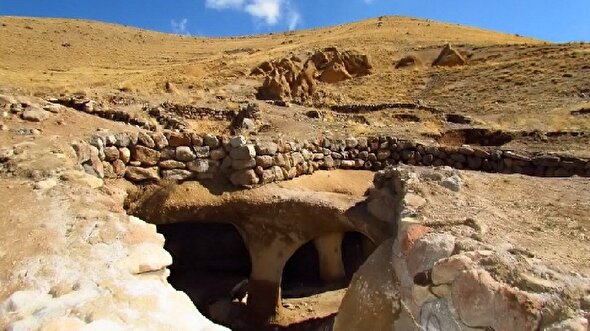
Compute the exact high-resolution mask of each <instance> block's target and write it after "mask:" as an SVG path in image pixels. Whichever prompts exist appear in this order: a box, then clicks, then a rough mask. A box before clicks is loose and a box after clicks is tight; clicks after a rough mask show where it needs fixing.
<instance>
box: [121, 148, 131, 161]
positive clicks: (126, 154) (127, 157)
mask: <svg viewBox="0 0 590 331" xmlns="http://www.w3.org/2000/svg"><path fill="white" fill-rule="evenodd" d="M119 159H120V160H121V161H123V163H124V164H127V163H129V161H131V151H130V150H129V148H127V147H119Z"/></svg>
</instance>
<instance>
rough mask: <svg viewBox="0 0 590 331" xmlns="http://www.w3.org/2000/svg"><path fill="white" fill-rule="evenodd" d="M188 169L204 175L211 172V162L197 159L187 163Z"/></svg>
mask: <svg viewBox="0 0 590 331" xmlns="http://www.w3.org/2000/svg"><path fill="white" fill-rule="evenodd" d="M186 166H187V168H188V169H189V170H192V171H194V172H197V173H204V172H207V170H209V161H208V160H205V159H196V160H194V161H191V162H189V163H187V165H186Z"/></svg>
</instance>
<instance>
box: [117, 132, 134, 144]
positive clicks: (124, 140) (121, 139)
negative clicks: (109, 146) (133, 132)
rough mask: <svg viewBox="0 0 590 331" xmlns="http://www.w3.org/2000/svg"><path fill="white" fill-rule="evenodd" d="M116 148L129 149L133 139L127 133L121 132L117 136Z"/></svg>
mask: <svg viewBox="0 0 590 331" xmlns="http://www.w3.org/2000/svg"><path fill="white" fill-rule="evenodd" d="M115 139H116V142H115V146H117V147H127V146H129V145H130V144H131V138H130V137H129V135H128V134H127V133H124V132H119V133H116V134H115Z"/></svg>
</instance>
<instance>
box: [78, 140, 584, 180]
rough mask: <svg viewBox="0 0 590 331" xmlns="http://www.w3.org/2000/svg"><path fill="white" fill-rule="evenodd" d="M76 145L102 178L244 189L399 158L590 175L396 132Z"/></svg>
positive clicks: (556, 160)
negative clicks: (214, 181) (216, 179)
mask: <svg viewBox="0 0 590 331" xmlns="http://www.w3.org/2000/svg"><path fill="white" fill-rule="evenodd" d="M87 145H88V146H85V144H83V143H76V144H74V149H75V150H76V152H77V153H78V160H79V162H80V163H81V164H83V165H84V167H85V168H86V169H87V171H88V172H90V173H93V174H96V175H97V176H99V177H107V178H117V177H123V176H124V177H125V178H127V179H129V180H131V181H134V182H140V181H144V180H159V179H171V180H187V179H206V178H212V177H213V176H214V175H216V174H222V175H224V176H227V177H228V178H229V179H230V181H231V182H232V183H233V184H234V185H237V186H251V185H256V184H266V183H271V182H275V181H282V180H287V179H292V178H294V177H297V176H301V175H304V174H311V173H313V172H314V171H316V170H318V169H327V170H329V169H336V168H339V169H365V170H374V171H377V170H381V169H383V168H385V167H386V166H390V165H396V164H398V163H404V164H410V165H423V166H450V167H452V168H455V169H470V170H480V171H486V172H502V173H521V174H526V175H532V176H559V177H565V176H572V175H579V176H590V162H589V161H588V160H587V159H583V158H578V157H572V156H563V155H548V154H541V155H528V154H523V153H517V152H514V151H506V150H501V149H494V148H489V147H488V148H483V147H470V146H466V145H464V146H459V147H457V146H426V145H423V144H419V143H415V142H412V141H408V140H402V139H397V138H395V137H374V138H366V137H361V138H354V137H349V138H346V139H329V138H320V139H317V140H315V141H304V142H297V141H291V142H286V141H283V140H275V141H248V140H247V139H245V138H244V137H243V136H235V137H231V138H230V137H226V136H214V135H208V134H207V135H199V134H196V133H193V132H176V131H164V132H139V133H117V134H113V133H97V134H95V135H93V136H92V137H91V138H90V140H89V144H87Z"/></svg>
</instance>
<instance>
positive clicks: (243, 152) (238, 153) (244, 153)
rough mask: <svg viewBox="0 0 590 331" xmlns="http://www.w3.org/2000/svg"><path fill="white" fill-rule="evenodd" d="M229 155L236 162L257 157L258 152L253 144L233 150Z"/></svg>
mask: <svg viewBox="0 0 590 331" xmlns="http://www.w3.org/2000/svg"><path fill="white" fill-rule="evenodd" d="M229 155H230V156H231V158H232V159H234V160H248V159H252V158H254V157H255V156H256V150H255V148H254V145H252V144H248V145H242V146H239V147H236V148H233V149H232V150H231V152H230V153H229Z"/></svg>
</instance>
